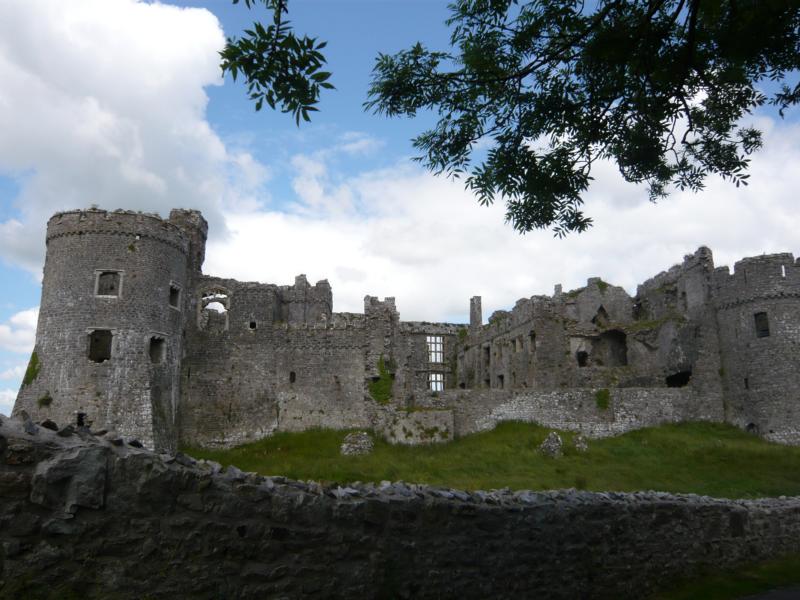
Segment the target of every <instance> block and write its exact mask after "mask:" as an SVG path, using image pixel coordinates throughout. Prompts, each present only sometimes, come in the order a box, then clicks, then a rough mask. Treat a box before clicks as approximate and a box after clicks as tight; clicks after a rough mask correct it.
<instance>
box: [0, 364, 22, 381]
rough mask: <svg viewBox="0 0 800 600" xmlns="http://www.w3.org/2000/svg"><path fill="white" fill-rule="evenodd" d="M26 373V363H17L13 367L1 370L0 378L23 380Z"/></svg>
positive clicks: (4, 379)
mask: <svg viewBox="0 0 800 600" xmlns="http://www.w3.org/2000/svg"><path fill="white" fill-rule="evenodd" d="M24 374H25V365H16V366H13V367H11V368H10V369H6V370H5V371H0V380H3V381H7V380H9V379H11V380H22V376H23V375H24Z"/></svg>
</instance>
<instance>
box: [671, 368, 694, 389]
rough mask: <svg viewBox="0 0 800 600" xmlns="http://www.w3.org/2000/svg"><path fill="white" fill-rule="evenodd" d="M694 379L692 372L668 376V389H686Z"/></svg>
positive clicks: (679, 372) (680, 372) (681, 372)
mask: <svg viewBox="0 0 800 600" xmlns="http://www.w3.org/2000/svg"><path fill="white" fill-rule="evenodd" d="M691 379H692V372H691V371H678V372H677V373H673V374H672V375H667V378H666V384H667V387H686V386H687V385H689V381H691Z"/></svg>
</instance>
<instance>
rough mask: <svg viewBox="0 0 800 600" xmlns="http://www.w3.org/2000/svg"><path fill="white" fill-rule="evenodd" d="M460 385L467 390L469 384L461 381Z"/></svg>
mask: <svg viewBox="0 0 800 600" xmlns="http://www.w3.org/2000/svg"><path fill="white" fill-rule="evenodd" d="M458 387H460V388H461V389H462V390H465V389H467V384H466V383H464V382H463V381H462V382H461V383H459V384H458Z"/></svg>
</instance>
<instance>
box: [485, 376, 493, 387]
mask: <svg viewBox="0 0 800 600" xmlns="http://www.w3.org/2000/svg"><path fill="white" fill-rule="evenodd" d="M483 385H485V386H486V387H487V388H488V387H492V382H491V381H490V379H489V378H488V377H487V378H486V379H484V380H483Z"/></svg>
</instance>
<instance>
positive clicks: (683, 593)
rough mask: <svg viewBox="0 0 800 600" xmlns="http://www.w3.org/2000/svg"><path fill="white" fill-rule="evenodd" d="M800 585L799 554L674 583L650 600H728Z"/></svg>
mask: <svg viewBox="0 0 800 600" xmlns="http://www.w3.org/2000/svg"><path fill="white" fill-rule="evenodd" d="M798 583H800V555H792V556H788V557H785V558H781V559H778V560H773V561H769V562H764V563H759V564H753V565H745V566H740V567H737V568H736V569H731V570H728V571H716V572H713V573H708V574H706V575H704V576H701V577H698V578H696V579H692V580H687V581H681V582H678V583H677V584H676V585H675V586H674V587H672V588H670V589H668V590H665V591H664V592H660V593H657V594H655V595H654V596H652V598H651V599H650V600H697V599H698V598H702V599H703V600H731V599H734V598H741V597H743V596H749V595H751V594H757V593H759V592H765V591H768V590H774V589H778V588H781V587H788V586H791V585H797V584H798Z"/></svg>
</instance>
